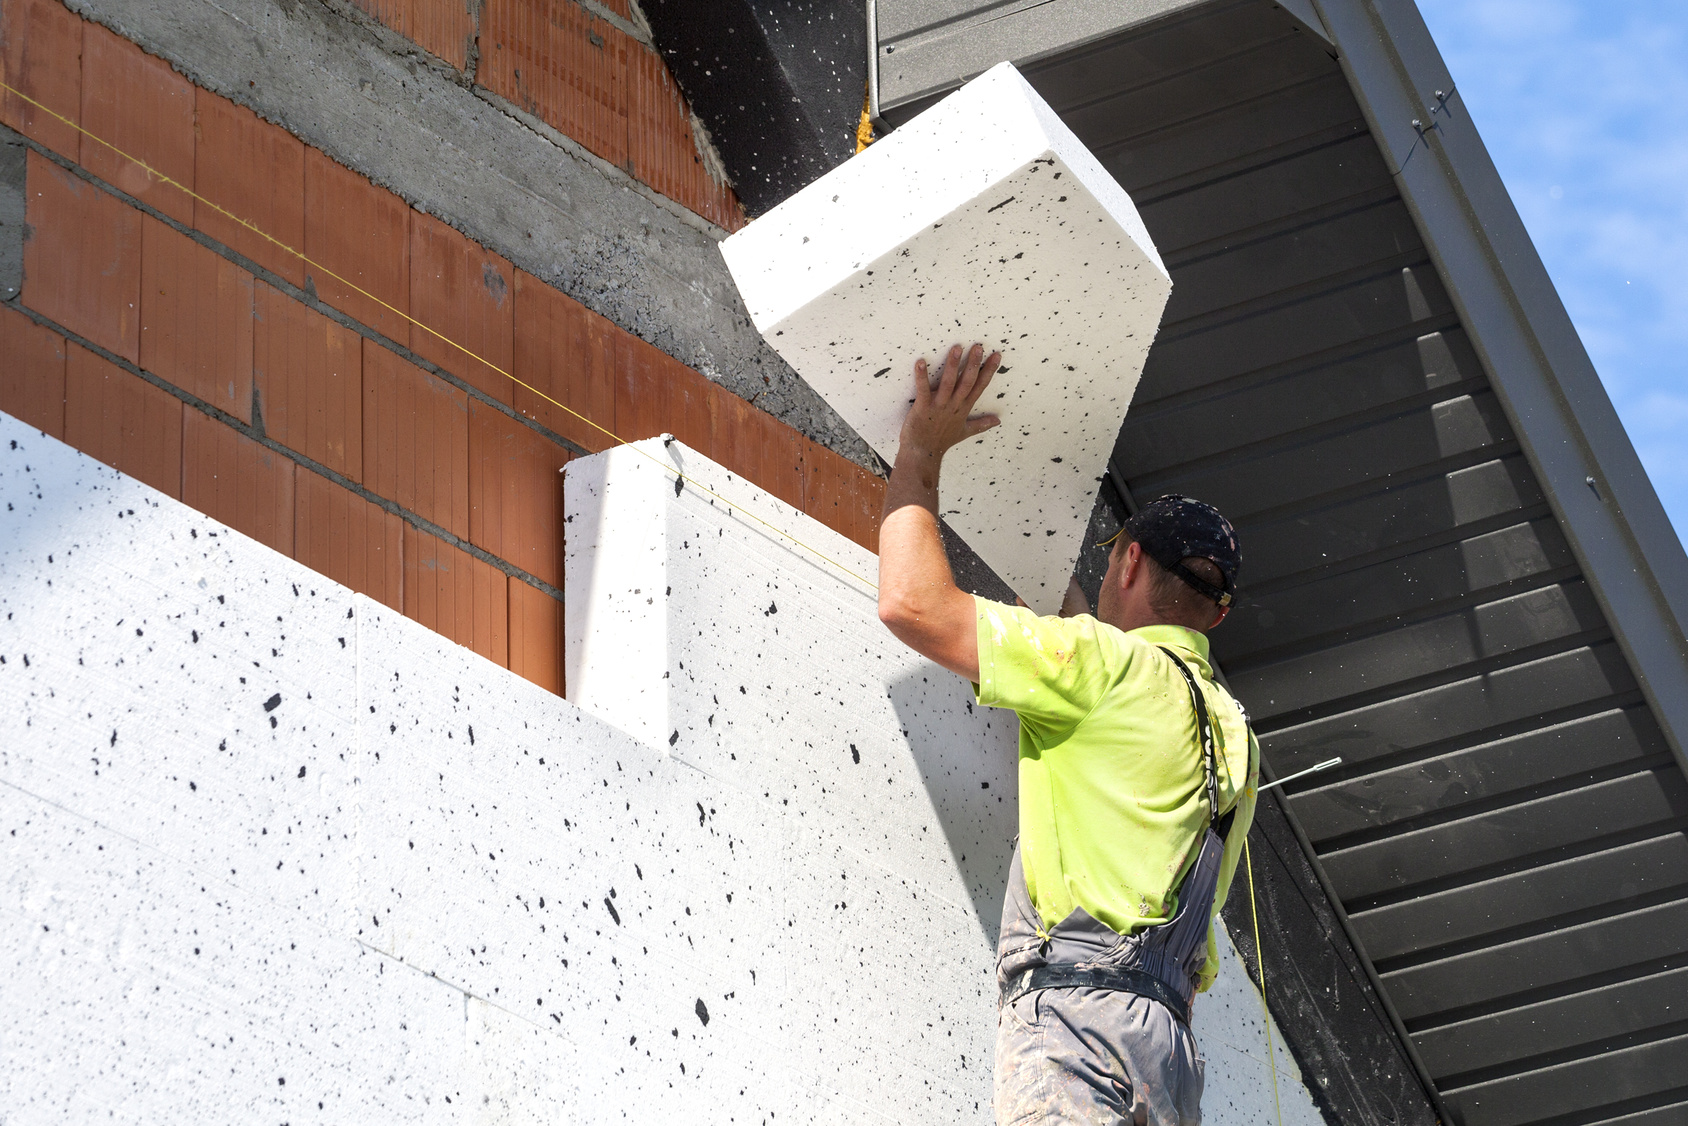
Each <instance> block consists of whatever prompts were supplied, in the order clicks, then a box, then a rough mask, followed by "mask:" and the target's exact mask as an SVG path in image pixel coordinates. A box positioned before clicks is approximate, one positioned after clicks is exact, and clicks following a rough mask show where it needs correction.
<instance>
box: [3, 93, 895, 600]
mask: <svg viewBox="0 0 1688 1126" xmlns="http://www.w3.org/2000/svg"><path fill="white" fill-rule="evenodd" d="M0 90H5V91H6V92H7V93H9V94H14V95H16V96H17V97H19V98H22V99H23V100H24V101H26V102H28V103H29V104H30V105H32V106H34V107H35V108H36V109H38V110H40V111H41V112H43V113H45V114H48V115H49V116H51V117H53V118H56V119H57V120H59V121H61V122H63V123H64V124H66V125H68V126H70V127H71V128H72V129H74V130H76V131H77V132H78V133H80V134H82V135H83V136H84V137H87V138H88V139H90V140H92V141H94V142H95V143H96V144H100V145H104V146H105V147H106V148H108V149H110V150H111V151H112V152H114V153H116V154H117V155H118V156H120V157H122V158H123V159H124V160H127V161H129V162H130V163H131V164H134V165H135V166H136V167H138V168H140V169H141V170H142V171H144V172H145V173H146V174H147V175H148V176H151V177H152V178H153V179H155V180H157V181H158V182H159V183H161V184H168V185H169V186H171V187H173V188H175V189H176V190H177V191H180V192H182V193H184V194H185V195H187V196H189V197H190V198H192V199H193V200H195V201H196V202H198V203H203V204H204V205H205V206H206V207H209V208H211V209H212V210H213V211H215V212H217V213H218V214H219V215H222V216H223V217H225V218H227V219H230V220H232V221H233V222H236V223H239V224H240V225H241V226H242V227H245V228H246V229H247V230H249V231H251V232H252V233H253V234H255V235H257V236H258V237H259V238H262V239H264V240H265V241H267V242H270V243H273V244H274V245H275V246H276V247H277V248H279V249H280V250H282V251H283V252H285V253H287V254H290V255H292V256H293V257H295V258H297V259H298V260H299V261H301V262H303V263H305V264H306V265H307V266H310V267H311V268H312V269H313V270H316V271H317V272H319V273H321V274H323V275H324V276H325V277H329V278H332V279H333V280H335V281H337V282H339V283H340V284H341V285H343V286H345V287H346V288H347V289H350V290H353V291H355V292H357V293H360V294H362V295H363V296H364V297H367V298H369V300H371V301H373V302H375V303H376V304H377V305H380V306H381V307H382V308H384V309H386V310H388V311H389V312H391V313H393V314H394V315H395V316H398V317H402V318H403V319H404V320H406V321H409V322H410V323H411V324H413V325H415V326H416V327H417V328H419V329H421V330H422V331H424V332H426V333H428V334H430V335H432V336H435V337H437V338H438V339H440V340H441V341H443V342H444V343H446V344H449V345H450V346H451V347H453V348H456V349H457V350H458V351H459V352H462V353H463V354H464V355H466V356H468V357H469V358H470V359H473V360H478V361H479V362H481V363H483V364H485V365H486V366H487V367H489V368H491V369H492V370H493V371H495V372H497V373H498V374H499V375H502V376H503V377H504V378H506V379H508V380H509V381H510V382H512V383H514V384H515V385H516V386H518V387H521V388H524V389H526V390H528V391H531V392H532V393H533V394H535V395H537V396H539V397H540V398H541V399H544V400H545V401H546V402H547V403H550V404H551V405H552V406H554V407H556V408H558V409H559V410H563V411H566V412H568V413H569V414H571V415H573V416H574V417H575V418H578V419H579V420H580V421H582V422H584V423H585V424H586V425H588V426H590V427H592V429H594V430H597V431H599V432H600V433H602V434H603V435H605V436H606V437H608V438H609V439H610V440H611V441H612V442H613V443H614V444H615V445H617V446H627V447H628V448H629V449H631V450H633V451H634V452H635V453H637V454H639V456H641V457H643V458H646V459H647V460H649V461H651V462H654V463H655V464H656V465H658V466H660V467H661V468H662V469H663V471H665V472H667V473H672V474H674V475H675V476H676V477H678V478H679V479H680V480H682V481H684V482H685V483H686V484H688V485H690V486H692V487H693V488H694V489H697V490H698V491H699V492H701V493H704V494H706V495H708V496H711V497H714V498H715V499H716V500H718V501H720V502H721V503H722V504H724V505H726V506H727V507H728V508H730V509H732V510H733V511H735V512H738V513H740V514H741V515H744V516H747V517H749V518H750V519H751V520H754V521H755V522H756V523H758V524H760V525H762V526H763V527H764V528H766V529H768V530H769V531H770V532H773V533H774V534H775V535H776V536H779V537H780V538H781V539H784V540H789V541H790V542H792V543H794V544H796V545H797V546H798V547H800V548H802V549H803V550H804V551H806V552H808V553H809V554H810V555H813V556H814V557H815V558H817V559H820V560H821V561H823V562H825V563H828V564H831V565H832V566H833V567H835V568H837V569H838V570H839V571H842V572H843V573H844V574H846V575H849V576H850V577H851V578H853V579H855V580H856V581H857V582H859V583H862V584H863V585H864V586H867V587H869V588H871V589H873V590H878V589H879V584H878V583H875V582H873V581H872V580H871V579H868V578H866V577H865V576H863V575H860V574H857V573H856V572H855V571H854V570H852V569H851V568H849V567H846V566H845V565H844V564H842V563H840V562H839V561H838V560H836V559H834V558H832V556H830V555H828V554H827V553H826V552H824V551H822V550H820V548H818V547H815V546H814V545H812V544H809V543H805V542H804V541H803V540H801V539H799V538H797V537H796V536H794V535H792V534H791V533H790V532H787V531H785V530H784V529H782V528H778V527H776V526H774V525H773V524H770V523H769V522H768V521H766V520H764V519H762V517H760V516H758V515H756V513H754V512H752V511H750V510H749V509H748V508H745V507H744V506H743V505H741V504H735V503H734V502H733V501H730V500H728V499H727V498H726V497H724V496H722V495H721V494H720V493H717V492H716V491H715V490H713V489H711V488H710V487H709V486H707V485H705V484H703V483H701V482H699V481H697V480H696V479H694V478H692V477H691V476H689V475H687V474H686V473H685V472H683V471H682V470H680V469H677V468H676V467H674V466H672V465H669V464H668V463H667V462H665V461H663V460H662V459H661V458H659V457H655V456H653V455H652V454H650V453H648V452H646V451H645V450H642V449H639V447H638V446H635V445H633V444H632V443H630V442H629V441H627V439H625V438H623V437H621V436H620V435H619V434H617V433H616V432H615V431H613V430H611V429H609V428H608V427H606V426H604V425H602V424H601V423H598V422H596V421H594V420H592V419H590V418H587V417H586V416H585V415H583V414H581V413H580V412H579V411H577V410H575V409H574V408H573V407H570V406H568V405H567V404H566V403H560V402H558V401H557V400H556V399H553V398H552V397H551V396H550V395H547V394H546V393H545V392H543V391H541V390H540V389H539V388H537V387H535V386H533V384H531V383H528V382H526V381H524V380H522V379H519V378H517V377H516V376H515V375H514V374H512V373H511V372H507V371H505V370H504V369H503V368H501V367H499V366H498V365H497V364H495V363H493V362H492V361H491V360H489V359H487V358H486V357H485V356H481V355H479V354H477V353H476V352H474V351H472V350H471V349H469V348H466V347H464V346H463V345H462V344H459V343H458V342H457V341H455V340H453V339H451V338H450V337H449V336H446V335H445V334H444V333H442V332H440V331H438V330H437V329H435V328H434V327H433V326H432V325H427V324H424V323H422V322H421V321H419V320H417V319H416V318H415V317H413V316H411V315H410V314H409V313H406V312H405V311H404V310H402V309H397V308H394V307H393V306H392V305H390V304H388V303H387V302H385V301H383V300H381V298H379V297H377V296H376V295H375V294H373V293H371V292H369V291H368V290H367V289H364V288H363V287H362V286H360V285H358V284H357V283H356V282H353V281H349V280H347V279H346V278H343V277H341V276H340V275H339V274H337V273H335V272H334V271H333V270H330V269H329V268H328V267H327V266H324V265H323V264H322V263H321V262H318V261H316V260H315V259H313V258H310V257H308V256H306V255H305V253H304V252H303V251H300V250H296V249H294V248H293V247H291V246H288V245H287V244H286V243H285V242H282V241H281V240H280V239H278V238H276V237H275V236H274V235H272V234H270V233H269V232H268V231H265V230H263V229H261V228H259V227H257V226H255V225H253V224H252V223H249V222H248V221H246V220H245V219H242V218H241V217H240V216H238V215H236V214H234V213H233V212H232V211H229V210H228V209H227V208H225V207H222V206H221V205H219V204H217V203H214V202H212V201H211V200H209V199H206V198H205V197H204V196H202V195H200V194H199V193H198V192H196V191H194V190H193V189H192V188H190V187H187V186H186V185H185V184H182V183H180V182H178V181H177V180H174V179H172V178H171V177H170V176H168V175H166V174H165V173H163V172H160V171H159V170H158V169H156V168H154V167H152V166H151V165H150V164H148V163H147V162H146V161H144V160H142V159H141V158H140V157H138V156H134V155H132V154H130V153H127V152H125V151H123V150H122V149H120V148H118V147H117V146H116V145H114V144H112V143H111V142H110V141H108V140H106V139H105V138H104V137H101V136H100V135H99V134H97V133H93V132H90V131H89V130H87V129H84V128H83V127H82V126H81V125H80V124H79V123H77V122H75V121H72V120H71V119H70V118H68V117H66V116H64V115H63V114H62V113H59V112H57V111H55V110H53V109H51V108H49V107H48V106H45V105H42V104H41V103H40V102H38V101H36V100H35V99H34V98H32V97H30V96H29V95H28V94H25V93H24V92H23V91H22V90H19V89H18V88H17V87H15V86H11V85H8V84H7V83H6V82H4V81H0Z"/></svg>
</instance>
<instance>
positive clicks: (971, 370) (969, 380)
mask: <svg viewBox="0 0 1688 1126" xmlns="http://www.w3.org/2000/svg"><path fill="white" fill-rule="evenodd" d="M984 358H985V350H984V348H983V346H981V345H978V344H975V345H973V346H972V347H971V348H969V349H967V363H966V364H965V365H964V366H963V367H962V369H961V378H960V379H958V380H956V384H955V393H956V395H958V396H959V397H960V398H961V399H962V401H963V402H971V401H972V400H971V398H970V397H971V396H972V394H973V384H975V383H977V382H978V380H979V364H980V362H981V361H982V360H983V359H984Z"/></svg>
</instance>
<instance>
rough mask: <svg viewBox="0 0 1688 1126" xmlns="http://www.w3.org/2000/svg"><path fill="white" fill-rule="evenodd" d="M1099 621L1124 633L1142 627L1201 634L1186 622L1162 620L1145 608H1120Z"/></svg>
mask: <svg viewBox="0 0 1688 1126" xmlns="http://www.w3.org/2000/svg"><path fill="white" fill-rule="evenodd" d="M1101 620H1102V621H1104V622H1107V623H1108V624H1109V625H1111V626H1113V627H1114V628H1115V629H1117V630H1120V631H1122V632H1124V633H1130V632H1131V631H1132V630H1134V629H1142V628H1143V627H1144V626H1178V627H1179V628H1180V629H1188V630H1195V632H1197V633H1201V632H1202V631H1201V630H1199V629H1196V627H1195V626H1192V625H1190V624H1188V623H1187V622H1175V621H1171V620H1170V619H1167V618H1163V617H1161V616H1160V615H1159V614H1156V613H1154V612H1153V611H1150V610H1149V609H1148V608H1147V607H1121V608H1120V609H1118V610H1116V611H1115V612H1114V614H1113V615H1112V616H1111V617H1106V618H1101Z"/></svg>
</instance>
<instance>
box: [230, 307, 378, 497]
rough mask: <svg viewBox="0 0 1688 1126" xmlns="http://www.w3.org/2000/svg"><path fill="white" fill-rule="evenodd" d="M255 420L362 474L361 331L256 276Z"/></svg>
mask: <svg viewBox="0 0 1688 1126" xmlns="http://www.w3.org/2000/svg"><path fill="white" fill-rule="evenodd" d="M256 290H257V292H256V300H255V302H254V316H253V330H252V385H253V387H254V389H255V391H256V395H255V398H256V400H257V404H258V411H257V415H256V417H254V418H253V420H252V421H253V424H254V425H257V424H259V423H260V422H261V423H262V427H263V432H264V434H265V435H266V436H267V437H270V438H273V439H275V440H276V441H277V442H280V443H281V444H282V445H284V446H286V447H287V448H288V449H291V450H297V451H299V452H300V453H302V454H304V455H305V456H306V457H308V458H310V459H311V460H312V461H315V462H318V463H320V464H322V465H326V466H327V467H328V468H330V469H332V470H334V471H335V472H336V473H340V474H344V475H345V476H347V477H349V478H351V479H352V480H354V481H359V480H362V478H363V337H361V336H359V335H358V334H357V333H355V332H353V331H352V330H351V329H349V328H346V327H345V326H344V325H340V324H337V323H336V322H334V321H331V320H329V319H328V318H327V317H325V316H323V315H322V314H321V313H319V312H317V311H316V310H314V309H311V308H308V307H306V306H304V305H301V304H300V303H299V302H297V301H295V300H293V299H292V298H291V297H288V296H287V295H286V294H284V293H282V292H280V291H278V290H276V289H274V288H272V287H270V286H267V285H265V284H264V283H263V282H258V283H256Z"/></svg>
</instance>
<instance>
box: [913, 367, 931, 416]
mask: <svg viewBox="0 0 1688 1126" xmlns="http://www.w3.org/2000/svg"><path fill="white" fill-rule="evenodd" d="M931 398H932V380H931V377H930V376H928V375H927V374H926V361H925V360H916V361H914V402H915V405H916V406H925V405H926V403H927V401H928V400H930V399H931Z"/></svg>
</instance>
